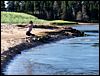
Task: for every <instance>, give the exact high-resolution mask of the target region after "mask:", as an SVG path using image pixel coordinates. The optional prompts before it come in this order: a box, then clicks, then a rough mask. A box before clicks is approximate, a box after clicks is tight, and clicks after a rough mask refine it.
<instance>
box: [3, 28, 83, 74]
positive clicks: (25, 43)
mask: <svg viewBox="0 0 100 76" xmlns="http://www.w3.org/2000/svg"><path fill="white" fill-rule="evenodd" d="M9 28H10V29H11V27H10V26H7V27H6V28H5V26H4V27H3V28H1V30H2V31H1V32H2V35H1V40H3V39H4V40H6V41H7V39H8V40H9V39H11V37H12V38H13V35H12V36H11V33H12V34H14V33H13V32H14V31H15V29H16V30H17V31H18V30H19V28H18V27H16V26H14V27H13V29H14V30H13V31H11V30H9ZM36 29H37V28H36ZM36 29H35V33H36V34H38V35H39V34H41V32H42V35H41V36H37V35H36V36H35V37H34V38H35V40H33V38H32V37H26V35H25V36H24V35H20V37H23V36H24V37H23V38H19V40H18V39H17V37H18V36H17V34H16V35H15V34H14V36H16V37H15V38H16V41H15V42H13V41H14V40H15V39H12V41H9V42H8V43H9V45H8V47H6V48H7V50H3V51H1V72H2V73H1V74H2V75H3V70H4V68H5V67H6V65H7V64H8V63H9V62H10V60H12V59H13V58H14V57H15V56H16V55H17V54H21V51H23V50H26V49H30V48H34V47H37V46H39V45H43V44H47V43H51V42H55V41H59V40H62V39H65V38H72V37H79V36H84V33H83V32H80V31H79V30H76V29H65V28H62V27H60V29H55V28H54V30H48V31H45V30H46V29H44V31H43V29H41V30H40V31H39V33H37V32H36V31H38V30H36ZM4 30H7V31H6V32H7V34H9V35H8V36H10V37H8V36H7V34H4V33H5V31H4ZM8 30H9V32H8ZM22 30H23V31H25V29H24V28H23V29H22V28H21V31H20V32H23V31H22ZM15 32H16V31H15ZM16 33H18V32H16ZM23 34H24V33H23ZM3 35H4V36H3ZM18 35H19V33H18ZM6 37H8V38H7V39H6ZM38 38H39V40H37V39H38ZM2 42H3V41H2ZM10 42H13V44H12V45H13V46H12V45H11V43H10ZM16 43H17V44H16ZM14 44H15V45H14ZM1 45H5V46H6V44H1ZM1 48H3V47H1Z"/></svg>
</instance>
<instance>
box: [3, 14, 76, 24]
mask: <svg viewBox="0 0 100 76" xmlns="http://www.w3.org/2000/svg"><path fill="white" fill-rule="evenodd" d="M29 21H33V22H34V23H36V24H50V25H67V24H76V22H72V21H63V20H53V21H47V20H43V19H38V18H37V17H35V16H32V15H29V14H26V13H18V12H1V23H5V24H26V23H29Z"/></svg>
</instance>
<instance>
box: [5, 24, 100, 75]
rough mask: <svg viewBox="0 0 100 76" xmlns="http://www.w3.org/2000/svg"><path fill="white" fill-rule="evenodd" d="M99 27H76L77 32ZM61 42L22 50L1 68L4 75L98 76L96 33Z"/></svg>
mask: <svg viewBox="0 0 100 76" xmlns="http://www.w3.org/2000/svg"><path fill="white" fill-rule="evenodd" d="M98 26H99V25H92V26H91V25H81V26H79V25H76V26H73V28H76V29H79V30H99V29H98ZM85 33H86V34H89V35H90V36H85V37H75V38H70V39H63V40H61V41H57V42H55V43H50V44H45V45H42V46H38V47H35V48H32V49H29V50H24V51H22V52H21V54H19V55H17V56H16V57H15V58H14V60H12V61H11V63H10V64H9V65H8V66H7V67H6V68H5V74H6V75H46V74H47V75H75V74H76V75H89V74H90V75H98V74H99V33H96V32H85Z"/></svg>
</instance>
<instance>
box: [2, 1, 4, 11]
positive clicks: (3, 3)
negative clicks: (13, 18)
mask: <svg viewBox="0 0 100 76" xmlns="http://www.w3.org/2000/svg"><path fill="white" fill-rule="evenodd" d="M1 11H5V3H4V1H1Z"/></svg>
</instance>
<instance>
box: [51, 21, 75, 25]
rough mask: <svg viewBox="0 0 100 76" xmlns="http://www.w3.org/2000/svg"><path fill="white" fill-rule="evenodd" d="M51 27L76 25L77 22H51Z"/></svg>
mask: <svg viewBox="0 0 100 76" xmlns="http://www.w3.org/2000/svg"><path fill="white" fill-rule="evenodd" d="M50 24H51V25H69V24H77V22H73V21H64V20H53V21H50Z"/></svg>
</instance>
